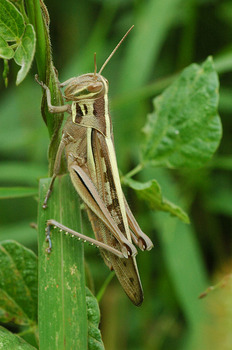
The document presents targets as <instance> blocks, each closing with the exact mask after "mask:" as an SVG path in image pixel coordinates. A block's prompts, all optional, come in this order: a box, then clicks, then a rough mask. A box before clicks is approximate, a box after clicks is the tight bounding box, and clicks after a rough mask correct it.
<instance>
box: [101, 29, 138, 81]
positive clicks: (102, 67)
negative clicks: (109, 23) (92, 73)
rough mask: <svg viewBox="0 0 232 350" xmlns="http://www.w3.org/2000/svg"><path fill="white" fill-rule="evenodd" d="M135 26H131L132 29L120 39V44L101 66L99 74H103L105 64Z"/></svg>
mask: <svg viewBox="0 0 232 350" xmlns="http://www.w3.org/2000/svg"><path fill="white" fill-rule="evenodd" d="M133 28H134V25H133V26H131V27H130V29H129V30H128V31H127V32H126V34H125V35H124V36H123V38H122V39H121V40H120V41H119V43H118V45H117V46H116V47H115V48H114V49H113V51H112V52H111V54H110V55H109V57H108V58H107V59H106V60H105V62H104V63H103V65H102V66H101V69H100V70H99V72H98V74H101V72H102V71H103V69H104V68H105V66H106V65H107V63H108V62H109V60H110V59H111V57H112V56H113V55H114V53H115V51H117V49H118V48H119V46H120V45H121V43H122V42H123V41H124V39H125V38H126V37H127V35H128V34H129V33H130V31H131V29H133Z"/></svg>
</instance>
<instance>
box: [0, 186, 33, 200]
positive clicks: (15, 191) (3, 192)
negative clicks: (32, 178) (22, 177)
mask: <svg viewBox="0 0 232 350" xmlns="http://www.w3.org/2000/svg"><path fill="white" fill-rule="evenodd" d="M37 193H38V190H37V188H33V187H0V199H7V198H22V197H31V196H35V195H37Z"/></svg>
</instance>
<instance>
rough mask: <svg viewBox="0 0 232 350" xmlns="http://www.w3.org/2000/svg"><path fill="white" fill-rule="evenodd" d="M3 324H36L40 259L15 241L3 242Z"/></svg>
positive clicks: (0, 298) (0, 286) (0, 311)
mask: <svg viewBox="0 0 232 350" xmlns="http://www.w3.org/2000/svg"><path fill="white" fill-rule="evenodd" d="M0 261H1V266H0V305H1V308H0V322H3V323H6V322H7V323H8V322H12V323H15V324H18V325H34V324H35V322H36V320H37V288H38V287H37V258H36V256H35V254H34V253H33V252H32V251H30V250H29V249H27V248H25V247H23V246H22V245H20V244H19V243H17V242H14V241H4V242H1V243H0Z"/></svg>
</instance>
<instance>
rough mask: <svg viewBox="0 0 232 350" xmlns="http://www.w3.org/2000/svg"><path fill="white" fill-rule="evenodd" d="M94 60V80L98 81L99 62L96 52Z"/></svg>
mask: <svg viewBox="0 0 232 350" xmlns="http://www.w3.org/2000/svg"><path fill="white" fill-rule="evenodd" d="M93 60H94V75H93V78H94V80H96V79H97V60H96V52H94V56H93Z"/></svg>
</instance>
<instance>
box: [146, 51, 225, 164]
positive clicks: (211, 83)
mask: <svg viewBox="0 0 232 350" xmlns="http://www.w3.org/2000/svg"><path fill="white" fill-rule="evenodd" d="M218 88H219V82H218V77H217V73H216V71H215V69H214V66H213V61H212V58H211V57H209V58H208V59H207V60H206V61H205V62H204V63H203V64H202V65H201V66H199V65H197V64H192V65H190V66H189V67H188V68H186V69H185V70H184V71H183V72H182V73H181V74H180V76H179V77H178V78H177V80H176V81H175V82H174V83H173V84H172V85H171V86H170V87H169V88H168V89H166V90H165V91H164V93H163V94H162V95H160V96H159V97H157V98H155V100H154V107H155V112H154V113H152V114H150V115H149V116H148V121H147V124H146V125H145V127H144V132H145V134H146V136H147V139H146V142H145V147H144V150H143V160H144V162H145V163H146V162H148V163H150V165H154V166H167V167H170V168H175V167H176V168H178V167H191V168H195V167H200V166H202V165H204V163H205V162H206V161H208V160H209V159H210V158H211V157H212V155H213V153H214V152H215V150H216V149H217V147H218V145H219V142H220V139H221V134H222V127H221V121H220V118H219V116H218V114H217V107H218Z"/></svg>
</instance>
